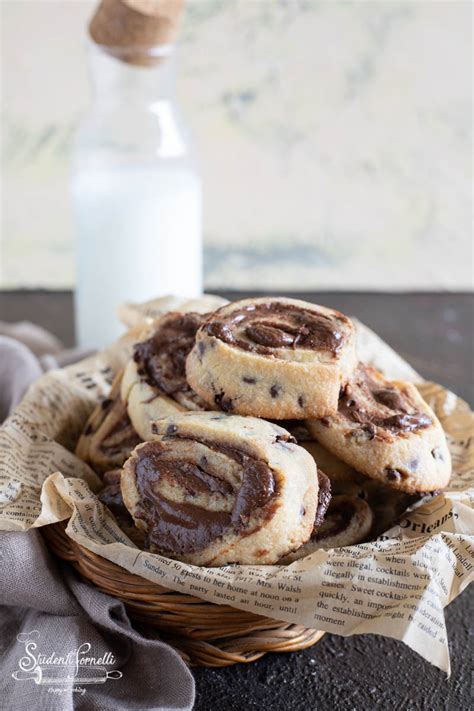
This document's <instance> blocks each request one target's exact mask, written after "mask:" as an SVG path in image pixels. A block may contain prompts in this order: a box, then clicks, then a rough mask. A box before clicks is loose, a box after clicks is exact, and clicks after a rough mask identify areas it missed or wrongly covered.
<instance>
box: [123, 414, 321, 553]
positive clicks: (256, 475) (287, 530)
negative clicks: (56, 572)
mask: <svg viewBox="0 0 474 711" xmlns="http://www.w3.org/2000/svg"><path fill="white" fill-rule="evenodd" d="M153 430H154V434H153V435H152V440H151V441H149V442H146V443H144V444H142V445H139V446H138V447H137V448H136V449H135V450H134V452H133V454H132V456H131V457H130V459H128V460H127V462H126V463H125V465H124V469H123V473H122V478H121V488H122V494H123V499H124V502H125V505H126V507H127V509H128V510H129V511H130V513H131V515H132V516H133V518H134V521H135V524H136V526H137V527H139V528H141V529H142V530H143V531H145V535H146V541H147V547H148V548H149V549H150V550H151V551H152V552H155V553H161V554H162V555H166V556H169V557H170V558H175V559H177V560H181V561H184V562H187V563H193V564H195V565H207V566H217V565H225V564H227V563H243V564H262V563H267V564H271V563H276V562H277V561H278V560H279V559H280V558H281V557H282V556H283V555H285V554H287V553H289V552H290V551H291V550H294V549H295V548H298V547H299V546H300V545H301V544H302V543H304V542H306V541H307V540H308V539H309V537H310V534H311V532H312V530H313V526H314V521H315V516H316V507H317V502H318V478H317V470H316V465H315V463H314V460H313V459H312V457H311V456H310V455H309V454H308V453H307V452H306V451H305V450H304V449H302V448H301V447H299V446H298V445H297V444H295V443H294V440H293V438H292V437H291V435H289V433H288V432H287V431H286V430H284V429H283V428H281V427H278V426H277V425H274V424H271V423H269V422H265V421H263V420H258V419H255V418H252V417H247V418H244V417H239V416H234V415H226V414H224V413H218V412H187V413H182V414H178V415H174V416H171V417H168V418H166V419H163V420H159V421H157V422H156V423H154V425H153Z"/></svg>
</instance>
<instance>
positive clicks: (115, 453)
mask: <svg viewBox="0 0 474 711" xmlns="http://www.w3.org/2000/svg"><path fill="white" fill-rule="evenodd" d="M121 382H122V371H121V372H119V373H118V374H117V375H116V376H115V378H114V381H113V383H112V387H111V390H110V393H109V397H108V398H106V399H105V400H102V401H101V402H100V403H99V404H98V405H97V406H96V407H95V409H94V410H93V412H92V414H91V415H90V417H89V419H88V420H87V422H86V425H85V427H84V431H83V433H82V435H81V436H80V438H79V441H78V443H77V446H76V455H77V456H78V457H79V458H80V459H82V460H83V461H84V462H87V463H88V464H90V466H91V467H92V469H94V471H96V472H97V473H104V472H106V471H109V470H110V469H115V468H116V467H121V466H122V464H123V463H124V461H125V460H126V459H127V457H129V456H130V453H131V451H132V449H133V448H134V447H136V445H137V444H139V443H140V442H141V441H142V440H141V439H140V437H139V435H138V434H137V432H136V431H135V429H134V428H133V426H132V423H131V422H130V418H129V417H128V414H127V409H126V407H125V405H124V404H123V403H122V401H121V399H120V385H121Z"/></svg>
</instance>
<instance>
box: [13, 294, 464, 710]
mask: <svg viewBox="0 0 474 711" xmlns="http://www.w3.org/2000/svg"><path fill="white" fill-rule="evenodd" d="M224 295H225V296H228V297H229V298H238V297H242V296H245V295H246V294H242V293H239V294H229V293H226V294H224ZM298 296H299V297H300V298H305V299H307V300H309V301H314V302H316V303H321V304H326V305H328V306H333V307H334V308H337V309H340V310H341V311H343V312H345V313H347V314H350V315H353V316H357V317H358V318H359V319H360V320H361V321H363V322H364V323H366V324H367V325H368V326H370V327H371V328H373V329H374V330H375V331H376V332H377V333H378V334H379V335H380V336H381V337H382V338H383V339H384V340H386V341H387V342H388V343H389V344H390V345H391V346H393V347H394V348H395V349H396V350H397V351H398V352H399V353H400V354H401V355H402V356H403V357H404V358H405V359H406V360H407V361H409V362H410V363H411V364H412V365H413V367H414V368H416V370H418V371H419V372H420V373H421V375H423V376H424V377H425V378H427V379H431V380H436V381H437V382H439V383H442V384H443V385H445V386H446V387H448V388H450V389H451V390H453V391H454V392H456V393H457V394H458V395H460V396H462V397H463V398H464V399H466V400H467V401H468V402H469V403H470V404H471V405H472V404H473V403H474V378H473V377H472V376H473V363H474V342H473V329H472V326H473V315H474V295H472V294H439V293H435V294H368V293H360V292H358V293H340V292H335V293H332V292H331V293H329V292H314V293H311V294H299V295H298ZM23 319H26V320H30V321H35V322H36V323H39V324H41V325H42V326H44V327H45V328H48V329H49V330H51V331H52V332H53V333H54V334H55V335H57V336H58V337H59V338H61V340H63V342H64V343H65V345H67V346H71V345H73V342H74V335H73V334H74V326H73V310H72V296H71V294H70V293H69V292H46V291H35V292H0V320H5V321H17V320H23ZM446 619H447V628H448V637H449V645H450V652H451V663H452V675H451V678H450V679H447V678H446V675H445V674H443V673H442V672H440V671H438V670H437V669H435V668H434V667H431V666H430V665H429V664H427V663H426V662H424V661H423V660H422V659H421V658H420V657H419V656H418V655H416V654H415V653H414V652H412V651H411V650H409V649H408V648H407V647H405V646H404V645H403V644H402V643H400V642H395V641H394V640H389V639H384V638H382V637H377V636H375V635H360V636H355V637H351V638H347V639H346V638H343V637H338V636H335V635H329V634H328V635H325V636H324V637H323V639H322V640H321V642H319V643H318V644H317V645H316V646H315V647H313V648H311V649H308V650H306V651H304V652H298V653H295V654H273V655H267V656H266V657H264V658H263V659H261V660H260V661H259V662H257V663H255V664H249V665H237V666H234V667H227V668H224V669H218V670H217V669H197V670H195V671H194V676H195V679H196V684H197V702H196V709H197V710H198V711H199V710H202V711H209V709H214V708H216V709H235V710H236V711H237V710H238V711H244V710H246V709H261V708H265V709H276V710H280V709H281V710H282V711H283V710H284V711H300V710H305V711H312V710H313V709H317V710H318V711H326V710H329V709H337V711H341V710H342V711H345V710H346V709H347V711H349V710H352V709H356V710H357V711H359V710H364V711H366V710H372V709H381V710H382V711H388V710H392V709H393V710H394V711H395V710H397V711H405V709H407V710H408V709H409V710H413V711H415V710H416V711H418V710H425V709H426V711H438V710H439V711H441V710H443V711H461V710H462V711H464V710H465V709H466V710H467V709H469V708H472V705H473V686H472V682H473V679H472V658H473V644H472V640H473V634H474V632H473V628H472V624H471V620H472V619H474V597H473V595H472V594H471V593H470V590H466V591H464V592H463V593H462V594H461V595H460V596H459V597H458V598H457V599H456V600H455V601H454V602H453V603H452V604H451V605H450V606H449V607H448V608H447V610H446Z"/></svg>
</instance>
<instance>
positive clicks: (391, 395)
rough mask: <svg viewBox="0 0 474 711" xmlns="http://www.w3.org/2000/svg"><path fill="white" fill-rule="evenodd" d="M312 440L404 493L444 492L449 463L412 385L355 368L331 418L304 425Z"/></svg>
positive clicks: (440, 436) (427, 409) (441, 435)
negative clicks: (355, 371)
mask: <svg viewBox="0 0 474 711" xmlns="http://www.w3.org/2000/svg"><path fill="white" fill-rule="evenodd" d="M306 425H307V427H308V429H309V431H310V432H311V434H312V435H313V436H314V437H315V438H316V439H317V440H318V442H320V443H321V444H323V445H324V447H326V448H327V449H328V450H330V451H331V452H332V453H333V454H335V455H336V456H337V457H339V458H340V459H342V460H343V461H345V462H346V463H347V464H349V465H350V466H352V467H354V469H356V470H357V471H358V472H362V473H363V474H365V475H367V476H369V477H372V478H374V479H377V480H378V481H381V482H383V483H384V484H386V485H388V486H390V487H393V488H395V489H399V490H402V491H406V492H409V493H420V492H430V491H434V490H437V489H442V488H444V487H445V486H446V485H447V483H448V481H449V477H450V473H451V459H450V454H449V450H448V446H447V443H446V437H445V435H444V432H443V429H442V427H441V424H440V423H439V421H438V419H437V417H436V416H435V414H434V412H433V411H432V410H431V409H430V407H429V406H428V405H427V404H426V402H425V401H424V400H423V398H422V397H421V395H420V394H419V392H418V390H417V389H416V388H415V386H414V385H412V384H411V383H404V382H399V381H388V380H386V379H385V378H384V377H383V376H382V375H381V374H380V373H379V372H378V371H376V370H375V369H374V368H369V367H367V366H364V365H362V364H360V365H359V368H358V370H357V373H356V375H355V377H354V379H353V380H352V381H351V382H349V383H347V384H346V385H345V386H344V387H343V389H342V390H341V394H340V398H339V406H338V411H337V413H336V414H334V415H330V416H326V417H324V418H322V419H312V420H308V421H307V422H306Z"/></svg>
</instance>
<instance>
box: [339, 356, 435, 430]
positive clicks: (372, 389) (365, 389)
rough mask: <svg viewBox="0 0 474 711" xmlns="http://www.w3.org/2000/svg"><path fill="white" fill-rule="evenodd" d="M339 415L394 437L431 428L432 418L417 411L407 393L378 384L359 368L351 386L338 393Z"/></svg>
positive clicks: (368, 372) (366, 371) (364, 369)
mask: <svg viewBox="0 0 474 711" xmlns="http://www.w3.org/2000/svg"><path fill="white" fill-rule="evenodd" d="M338 409H339V412H340V413H341V414H342V415H344V417H346V419H349V420H351V421H352V422H357V423H359V424H361V425H364V426H365V427H367V428H369V429H370V428H372V429H373V432H372V434H373V435H375V428H381V429H385V430H388V431H389V432H391V433H393V434H400V433H406V432H416V431H417V430H420V429H425V428H427V427H430V426H431V425H432V420H431V418H430V417H429V416H428V415H427V414H426V413H425V412H420V411H419V410H417V409H416V407H415V404H414V403H413V402H412V401H411V399H410V397H409V396H408V394H407V393H405V392H403V391H401V390H399V389H398V388H396V387H394V386H393V385H390V384H386V385H384V384H383V383H382V384H381V383H380V382H379V381H378V380H377V379H376V378H375V377H372V375H371V373H370V371H369V370H367V369H366V368H364V367H359V370H358V372H357V378H356V380H355V382H354V383H352V384H348V385H346V386H345V388H344V389H343V390H342V391H341V395H340V398H339V408H338Z"/></svg>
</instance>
